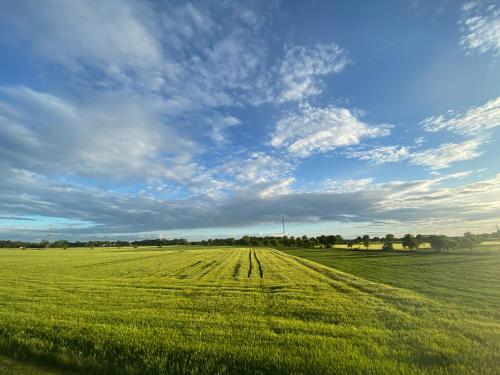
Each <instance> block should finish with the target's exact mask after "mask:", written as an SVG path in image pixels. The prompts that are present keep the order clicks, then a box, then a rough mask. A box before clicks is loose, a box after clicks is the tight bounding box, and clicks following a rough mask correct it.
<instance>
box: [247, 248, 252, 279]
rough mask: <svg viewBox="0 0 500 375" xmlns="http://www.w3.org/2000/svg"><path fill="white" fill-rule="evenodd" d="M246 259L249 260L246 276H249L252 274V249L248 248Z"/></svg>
mask: <svg viewBox="0 0 500 375" xmlns="http://www.w3.org/2000/svg"><path fill="white" fill-rule="evenodd" d="M248 260H249V261H250V263H249V266H248V277H250V276H252V249H250V252H249V253H248Z"/></svg>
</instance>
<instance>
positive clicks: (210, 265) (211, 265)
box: [198, 260, 219, 279]
mask: <svg viewBox="0 0 500 375" xmlns="http://www.w3.org/2000/svg"><path fill="white" fill-rule="evenodd" d="M217 264H219V262H217V261H216V260H212V261H210V262H208V263H207V264H204V265H203V266H202V267H201V271H202V273H201V274H200V275H199V277H198V278H199V279H202V278H203V277H205V276H206V275H207V274H208V273H209V272H210V271H212V270H213V269H214V268H215V266H217Z"/></svg>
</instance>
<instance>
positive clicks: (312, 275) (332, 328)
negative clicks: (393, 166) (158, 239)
mask: <svg viewBox="0 0 500 375" xmlns="http://www.w3.org/2000/svg"><path fill="white" fill-rule="evenodd" d="M364 253H368V252H364ZM291 254H296V255H301V256H307V257H310V258H311V259H314V260H315V261H310V260H307V259H304V258H299V257H295V256H293V255H291ZM351 254H354V255H358V256H360V258H359V259H354V258H349V256H352V257H353V256H354V255H351ZM360 254H361V253H353V252H349V251H346V250H335V251H333V250H302V251H301V250H291V251H289V253H285V252H281V251H277V250H272V249H263V248H258V249H248V248H241V249H237V248H221V249H217V248H201V247H197V248H194V247H191V248H190V247H170V248H138V249H94V250H89V249H78V250H76V249H71V250H0V265H1V267H0V353H1V355H2V356H1V357H0V374H2V373H6V374H7V373H19V374H21V373H37V372H36V371H37V370H36V369H39V373H40V374H52V373H65V372H66V371H75V372H82V373H105V374H113V373H120V374H122V373H124V374H162V373H238V374H240V373H314V374H318V373H354V374H355V373H360V374H361V373H363V374H366V373H369V374H370V373H372V374H378V373H393V374H405V373H407V374H410V373H411V374H413V373H428V374H471V373H481V374H496V373H498V364H499V360H500V356H499V349H500V345H499V340H500V322H499V319H498V313H497V311H496V310H495V308H494V306H498V302H499V300H498V288H499V287H498V284H499V283H498V269H499V268H498V260H499V252H498V251H495V250H491V254H493V256H491V257H490V254H489V253H486V254H485V255H483V254H478V255H477V256H478V257H483V256H484V257H485V258H484V259H487V260H486V261H485V262H481V261H479V260H477V261H475V262H473V263H472V264H469V267H467V265H466V264H465V263H466V262H463V263H464V265H463V267H462V268H460V267H459V266H458V264H460V262H458V261H457V262H455V263H454V262H445V261H444V260H443V259H445V256H441V255H439V256H436V257H435V255H432V254H431V255H426V256H422V257H423V258H422V259H424V257H426V258H425V259H428V260H429V262H430V263H432V259H434V261H435V262H437V263H438V264H440V266H439V267H431V266H428V271H424V270H423V269H422V270H420V271H415V270H413V271H411V270H412V268H413V267H412V265H411V264H412V261H411V260H410V259H412V258H410V257H407V258H403V257H400V258H396V256H393V258H391V259H394V260H393V262H394V263H392V264H390V263H383V260H386V258H387V260H389V258H388V257H387V256H386V255H384V254H382V253H380V252H378V253H373V254H374V255H375V256H377V255H378V256H379V258H380V259H382V260H380V262H382V263H378V264H375V265H373V262H372V260H370V258H369V257H368V256H370V254H365V255H366V256H367V258H362V257H361V256H362V255H360ZM341 255H346V258H345V259H344V261H343V263H341V262H338V259H340V256H341ZM447 256H448V257H452V255H451V254H450V255H447ZM315 257H316V258H315ZM320 258H321V259H320ZM365 259H368V260H369V263H366V264H371V268H370V266H365V268H364V269H363V268H362V266H359V267H358V268H356V267H355V265H356V264H365ZM397 259H400V260H399V261H398V260H397ZM415 259H417V258H416V257H415ZM418 259H420V258H418ZM446 259H452V258H446ZM471 259H472V258H471ZM478 259H483V258H478ZM391 261H392V260H391ZM318 262H319V263H325V264H328V265H332V264H333V265H334V266H336V267H338V269H343V270H345V271H348V272H349V273H344V272H341V271H338V270H335V269H333V268H330V267H327V266H325V265H321V264H319V263H318ZM332 262H333V263H332ZM401 262H403V263H401ZM494 262H497V263H494ZM383 264H385V267H386V269H391V268H392V267H393V266H394V268H395V269H394V270H393V273H392V274H390V275H386V276H384V275H385V272H384V271H383V270H379V271H378V273H377V272H376V271H374V270H376V269H378V267H380V266H381V265H383ZM401 264H403V265H401ZM398 265H399V266H398ZM492 265H496V268H495V267H494V266H492ZM397 267H399V268H397ZM456 267H459V268H456ZM492 267H493V268H492ZM351 268H352V269H351ZM457 269H458V270H461V271H460V272H461V273H458V274H455V270H457ZM370 270H371V271H370ZM482 270H487V271H485V272H486V273H485V274H484V275H482V276H475V275H477V274H478V272H479V273H481V272H483V271H482ZM411 272H413V274H418V273H419V272H421V273H423V274H425V273H426V272H427V279H428V280H434V278H437V279H436V280H435V281H434V284H433V283H429V288H430V292H428V293H426V292H425V289H426V287H425V285H426V284H425V281H422V280H423V276H422V277H421V278H420V279H418V280H416V281H415V282H414V284H411V283H409V282H410V281H411V279H412V276H411V274H412V273H411ZM438 273H443V275H438ZM354 275H357V276H354ZM377 275H378V276H377ZM383 277H387V279H383ZM392 278H395V279H397V280H393V282H391V279H392ZM367 279H371V280H372V281H369V280H367ZM399 279H401V281H398V280H399ZM468 280H469V281H470V282H473V285H472V286H471V287H470V288H469V289H466V290H465V292H463V291H462V289H461V288H462V284H463V283H465V284H467V283H468ZM481 280H482V281H485V280H486V281H485V283H484V284H481V283H482V281H481ZM443 282H444V283H445V284H450V285H448V288H449V289H447V290H448V291H446V290H444V289H443V290H441V291H437V292H436V291H435V290H437V289H439V288H438V286H439V285H441V283H443ZM453 283H454V284H455V286H453V285H451V284H453ZM386 284H392V285H395V286H398V287H399V288H396V287H393V286H389V285H386ZM474 291H475V293H474ZM447 293H451V294H457V296H456V297H453V296H452V295H450V296H449V298H450V299H448V298H447V297H446V296H444V297H440V295H441V294H447ZM470 295H476V296H477V298H478V301H480V303H478V304H479V305H481V306H480V309H481V311H484V312H485V313H484V314H481V313H480V311H479V310H477V309H476V310H474V309H473V306H474V303H471V301H468V298H469V297H470ZM455 298H458V299H464V300H467V301H466V302H464V305H467V304H468V303H469V304H468V305H467V306H469V307H470V309H471V310H473V313H471V314H469V313H467V311H468V309H469V307H464V308H455V306H457V305H458V304H459V301H455V300H454V299H455ZM449 301H454V302H453V304H451V305H450V304H449V303H448V302H449ZM488 301H489V302H488ZM20 366H26V367H25V369H26V371H25V372H23V371H22V368H21V367H20Z"/></svg>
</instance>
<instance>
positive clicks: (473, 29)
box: [0, 0, 500, 241]
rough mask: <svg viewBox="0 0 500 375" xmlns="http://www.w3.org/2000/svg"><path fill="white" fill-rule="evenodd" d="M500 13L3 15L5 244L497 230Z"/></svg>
mask: <svg viewBox="0 0 500 375" xmlns="http://www.w3.org/2000/svg"><path fill="white" fill-rule="evenodd" d="M499 128H500V4H499V3H497V2H496V1H488V0H483V1H463V2H460V1H455V0H449V1H446V0H429V1H424V0H420V1H399V0H393V1H391V0H384V1H380V2H377V4H376V6H374V4H372V2H369V1H356V0H355V1H281V2H280V1H260V2H259V1H248V2H245V1H224V0H222V1H213V2H206V1H201V2H171V1H159V0H157V1H148V0H143V1H135V0H107V1H102V2H99V1H90V0H89V1H87V0H75V1H65V0H47V1H44V2H43V6H42V5H41V4H40V2H39V1H35V0H18V1H10V2H4V3H3V4H2V11H1V12H0V172H1V177H2V178H1V179H0V238H4V239H20V240H29V241H38V240H40V239H43V238H47V236H48V233H49V232H50V233H51V236H52V238H61V239H69V240H76V239H80V240H89V239H114V238H121V239H138V238H158V237H163V238H174V237H176V238H178V237H183V238H188V239H204V238H210V237H211V238H214V237H241V236H243V235H280V234H281V230H282V229H281V218H282V217H284V219H285V222H286V232H287V234H288V235H303V234H305V235H308V236H313V235H318V234H341V235H343V236H344V237H347V238H349V237H353V236H358V235H361V234H369V235H372V236H375V235H383V234H385V233H395V234H397V235H399V234H404V233H412V234H417V233H423V234H426V233H442V234H448V235H457V234H462V233H464V232H465V231H472V232H481V233H482V232H493V231H494V230H495V226H496V225H497V224H500V150H499V147H498V144H499V143H500V129H499Z"/></svg>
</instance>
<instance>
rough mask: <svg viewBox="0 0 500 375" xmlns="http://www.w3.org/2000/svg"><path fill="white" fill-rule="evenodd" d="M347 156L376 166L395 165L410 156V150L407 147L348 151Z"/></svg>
mask: <svg viewBox="0 0 500 375" xmlns="http://www.w3.org/2000/svg"><path fill="white" fill-rule="evenodd" d="M345 154H346V156H347V157H349V158H356V159H359V160H366V161H370V162H372V163H374V164H383V163H394V162H398V161H401V160H405V159H407V158H408V157H409V156H410V148H409V147H406V146H383V147H378V148H373V149H371V150H348V151H346V153H345Z"/></svg>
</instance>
